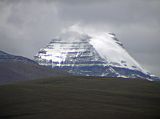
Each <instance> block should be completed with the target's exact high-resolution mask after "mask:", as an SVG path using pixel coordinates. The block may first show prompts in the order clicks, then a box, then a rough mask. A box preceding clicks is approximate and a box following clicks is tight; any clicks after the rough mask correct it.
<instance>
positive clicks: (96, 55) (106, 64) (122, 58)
mask: <svg viewBox="0 0 160 119" xmlns="http://www.w3.org/2000/svg"><path fill="white" fill-rule="evenodd" d="M35 61H37V62H38V63H39V64H40V65H47V66H50V67H52V68H58V69H62V70H67V71H68V72H70V73H72V74H74V75H82V76H105V77H126V78H137V77H138V78H148V79H150V75H149V74H147V72H146V71H145V70H144V69H143V68H142V67H141V66H140V65H139V64H138V63H137V62H136V61H135V60H134V59H133V58H132V57H131V56H130V55H129V54H128V52H127V51H126V49H125V48H124V46H123V44H122V43H121V42H120V41H119V40H118V39H117V37H116V35H115V34H114V33H110V32H95V31H94V30H85V29H81V28H80V27H77V26H72V27H70V28H68V29H64V30H63V31H62V33H61V34H60V35H59V36H58V37H57V38H55V39H53V40H52V41H51V42H50V43H49V44H48V45H47V46H46V47H44V48H42V49H41V50H40V51H39V52H38V53H37V55H36V56H35Z"/></svg>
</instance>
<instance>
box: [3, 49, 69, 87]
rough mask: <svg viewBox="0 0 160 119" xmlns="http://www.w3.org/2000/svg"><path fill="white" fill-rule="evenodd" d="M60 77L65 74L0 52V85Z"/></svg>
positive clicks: (23, 58) (26, 59)
mask: <svg viewBox="0 0 160 119" xmlns="http://www.w3.org/2000/svg"><path fill="white" fill-rule="evenodd" d="M61 75H67V73H65V72H60V71H57V70H53V69H50V68H48V67H45V66H40V65H38V64H37V63H36V62H34V61H33V60H30V59H28V58H25V57H21V56H14V55H10V54H8V53H5V52H3V51H0V84H6V83H13V82H16V81H23V80H31V79H38V78H46V77H54V76H61Z"/></svg>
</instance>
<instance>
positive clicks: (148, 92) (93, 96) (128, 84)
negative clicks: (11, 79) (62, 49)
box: [0, 77, 160, 119]
mask: <svg viewBox="0 0 160 119" xmlns="http://www.w3.org/2000/svg"><path fill="white" fill-rule="evenodd" d="M3 118H4V119H5V118H6V119H10V118H11V119H160V83H159V82H149V81H145V80H125V79H124V80H122V79H109V78H108V79H107V78H93V77H61V78H60V77H59V78H56V77H55V78H50V79H42V80H34V81H26V82H21V83H17V84H10V85H2V86H0V119H3Z"/></svg>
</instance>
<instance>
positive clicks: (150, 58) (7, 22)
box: [0, 0, 160, 76]
mask: <svg viewBox="0 0 160 119" xmlns="http://www.w3.org/2000/svg"><path fill="white" fill-rule="evenodd" d="M77 23H78V24H80V25H81V26H82V27H89V28H94V29H98V30H100V31H106V32H114V33H115V34H116V36H117V37H118V39H119V40H120V41H121V42H122V43H123V44H124V46H125V47H126V49H127V50H128V52H129V53H130V54H131V55H132V56H133V57H134V58H135V59H136V60H137V61H138V62H139V63H140V64H141V65H142V66H143V67H144V68H145V69H147V70H149V71H151V72H152V73H154V74H156V75H158V76H160V0H0V50H3V51H6V52H9V53H13V54H16V55H23V56H25V57H29V58H33V56H34V55H35V54H36V53H37V51H38V50H39V49H40V48H41V47H43V46H45V45H46V44H47V43H48V42H49V41H50V40H51V39H52V38H54V37H55V36H57V35H58V34H59V33H60V31H61V30H62V29H63V28H67V27H69V26H71V25H74V24H77Z"/></svg>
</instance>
